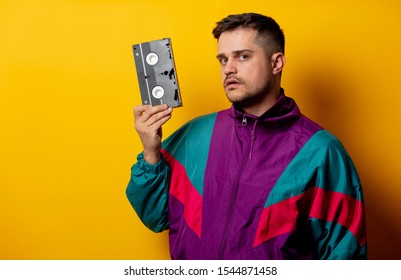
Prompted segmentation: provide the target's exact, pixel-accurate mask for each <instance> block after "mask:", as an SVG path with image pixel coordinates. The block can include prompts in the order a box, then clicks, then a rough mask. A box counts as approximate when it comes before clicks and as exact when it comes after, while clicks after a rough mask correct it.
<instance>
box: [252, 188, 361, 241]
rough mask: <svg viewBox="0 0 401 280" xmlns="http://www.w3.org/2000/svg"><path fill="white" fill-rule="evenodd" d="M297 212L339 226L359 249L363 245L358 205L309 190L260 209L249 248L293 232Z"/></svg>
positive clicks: (333, 194) (340, 195) (332, 194)
mask: <svg viewBox="0 0 401 280" xmlns="http://www.w3.org/2000/svg"><path fill="white" fill-rule="evenodd" d="M300 207H301V209H299V208H300ZM299 213H304V214H308V215H309V217H310V218H316V219H320V220H324V221H328V222H333V223H337V224H340V225H342V226H344V227H346V228H347V229H348V230H349V231H350V232H351V233H352V234H353V235H354V236H355V237H356V238H357V240H358V242H359V244H360V245H361V246H362V245H363V244H365V243H366V235H365V232H366V231H365V230H364V229H365V221H364V220H362V217H363V214H364V207H363V205H362V202H361V201H360V200H358V199H356V198H354V197H352V196H350V195H346V194H343V193H339V192H333V191H327V190H324V189H321V188H318V187H313V188H310V189H308V190H307V191H306V192H305V193H303V194H300V195H297V196H294V197H291V198H288V199H285V200H283V201H280V202H278V203H276V204H273V205H271V206H269V207H266V208H265V209H263V212H262V214H261V217H260V220H259V224H258V228H257V231H256V237H255V241H254V244H253V246H254V247H255V246H258V245H260V244H262V243H263V242H265V241H267V240H269V239H271V238H273V237H276V236H279V235H281V234H284V233H287V232H290V231H293V230H295V229H296V222H297V217H298V215H299Z"/></svg>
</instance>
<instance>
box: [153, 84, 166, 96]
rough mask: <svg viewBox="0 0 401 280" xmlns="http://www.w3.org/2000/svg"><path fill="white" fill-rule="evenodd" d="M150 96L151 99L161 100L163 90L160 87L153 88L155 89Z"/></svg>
mask: <svg viewBox="0 0 401 280" xmlns="http://www.w3.org/2000/svg"><path fill="white" fill-rule="evenodd" d="M152 95H153V97H154V98H156V99H161V98H163V96H164V88H163V87H161V86H155V87H154V88H153V89H152Z"/></svg>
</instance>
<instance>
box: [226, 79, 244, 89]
mask: <svg viewBox="0 0 401 280" xmlns="http://www.w3.org/2000/svg"><path fill="white" fill-rule="evenodd" d="M240 84H241V82H240V81H238V80H237V79H235V78H229V79H226V80H225V82H224V87H226V88H232V87H236V86H238V85H240Z"/></svg>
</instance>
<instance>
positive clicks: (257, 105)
mask: <svg viewBox="0 0 401 280" xmlns="http://www.w3.org/2000/svg"><path fill="white" fill-rule="evenodd" d="M213 34H214V36H215V38H216V39H217V40H218V54H217V59H218V61H219V62H220V65H221V74H222V79H223V86H224V90H225V92H226V94H227V97H228V99H229V100H230V101H231V102H232V103H233V105H232V107H231V108H230V109H227V110H224V111H220V112H218V113H213V114H210V115H206V116H202V117H199V118H197V119H195V120H192V121H190V122H189V123H187V124H186V125H184V126H183V127H182V128H180V129H179V130H177V131H176V132H175V133H174V134H172V135H171V136H170V137H168V138H167V139H166V140H165V141H163V143H162V142H161V127H162V125H163V124H164V123H165V122H167V121H168V120H169V119H170V117H171V111H172V109H171V108H167V106H164V105H160V106H154V107H150V106H137V107H135V110H134V111H135V112H134V114H135V128H136V130H137V132H138V134H139V136H140V138H141V141H142V143H143V148H144V151H143V153H141V154H140V155H139V156H138V161H137V163H136V164H135V165H134V166H133V168H132V175H131V180H130V182H129V185H128V187H127V196H128V199H129V201H130V202H131V204H132V206H133V207H134V209H135V211H136V212H137V214H138V216H139V217H140V218H141V220H142V221H143V223H144V224H145V225H146V226H147V227H149V228H150V229H151V230H153V231H155V232H161V231H163V230H166V229H169V242H170V253H171V257H172V258H173V259H366V257H367V255H366V252H367V250H366V232H365V216H364V204H363V195H362V189H361V184H360V181H359V178H358V175H357V172H356V170H355V167H354V165H353V163H352V161H351V159H350V157H349V156H348V154H347V152H346V151H345V149H344V147H343V146H342V145H341V143H340V142H339V141H338V140H337V139H336V138H335V137H334V136H333V135H331V134H330V133H329V132H327V131H326V130H324V129H322V128H321V127H320V126H319V125H317V124H316V123H314V122H313V121H311V120H310V119H308V118H307V117H305V116H304V115H302V114H301V113H300V111H299V109H298V107H297V105H296V103H295V101H294V100H293V99H291V98H289V97H287V96H285V95H284V90H283V89H282V88H281V73H282V70H283V67H284V65H285V62H286V61H285V57H284V35H283V32H282V30H281V29H280V27H279V25H278V24H277V23H276V22H275V21H274V20H273V19H272V18H269V17H266V16H263V15H259V14H254V13H246V14H240V15H230V16H228V17H226V18H224V19H223V20H221V21H220V22H218V23H217V26H216V27H215V29H214V30H213Z"/></svg>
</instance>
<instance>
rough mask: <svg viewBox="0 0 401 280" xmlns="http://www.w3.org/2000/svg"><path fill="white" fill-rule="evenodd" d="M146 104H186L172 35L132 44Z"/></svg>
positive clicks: (174, 105)
mask: <svg viewBox="0 0 401 280" xmlns="http://www.w3.org/2000/svg"><path fill="white" fill-rule="evenodd" d="M132 50H133V52H134V60H135V67H136V73H137V76H138V83H139V90H140V93H141V98H142V104H144V105H152V106H154V105H159V104H167V105H168V106H170V107H180V106H182V101H181V93H180V89H179V85H178V79H177V72H176V67H175V61H174V56H173V50H172V46H171V40H170V38H164V39H160V40H155V41H150V42H144V43H140V44H134V45H132Z"/></svg>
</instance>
